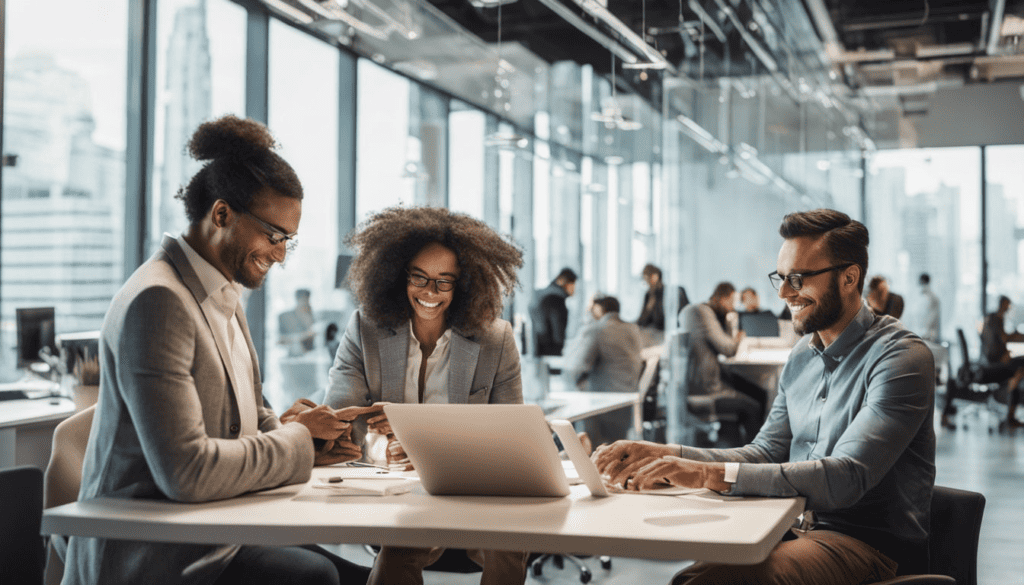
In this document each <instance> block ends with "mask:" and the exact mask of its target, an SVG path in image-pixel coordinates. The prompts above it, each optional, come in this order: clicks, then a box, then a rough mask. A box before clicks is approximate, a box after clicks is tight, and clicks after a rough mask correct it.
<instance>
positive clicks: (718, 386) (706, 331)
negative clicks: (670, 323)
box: [679, 282, 768, 440]
mask: <svg viewBox="0 0 1024 585" xmlns="http://www.w3.org/2000/svg"><path fill="white" fill-rule="evenodd" d="M735 304H736V287H734V286H733V285H732V284H731V283H728V282H720V283H718V285H717V286H715V290H714V292H712V293H711V298H709V299H708V300H707V302H706V303H699V304H691V305H687V306H686V308H684V309H683V312H682V313H680V314H679V319H680V327H681V328H682V330H683V332H684V333H687V334H688V336H689V345H688V350H689V352H690V353H691V358H690V366H689V367H690V368H692V369H693V370H694V371H692V372H690V373H689V374H688V376H687V378H688V379H689V394H690V395H691V396H693V395H703V396H708V397H709V398H711V399H712V400H713V401H714V409H715V411H717V412H735V413H736V414H737V415H738V416H739V419H740V426H741V427H742V428H743V430H744V433H745V434H746V438H747V439H748V440H749V439H750V438H752V437H753V436H754V434H755V433H757V430H758V429H759V428H760V427H761V423H762V421H764V414H765V409H766V406H767V405H766V402H767V400H768V392H767V391H766V390H765V389H764V388H761V387H760V386H758V385H757V384H754V383H753V382H750V381H749V380H747V379H746V378H743V377H742V376H738V375H735V374H732V373H730V372H727V371H725V370H723V369H722V365H721V363H720V362H719V361H718V356H719V355H723V356H725V357H732V356H734V355H736V352H737V351H738V350H739V346H740V342H741V341H742V340H743V338H744V337H745V334H744V333H743V331H740V330H738V329H736V330H733V331H731V332H730V331H729V330H727V328H726V327H725V326H723V325H722V323H724V322H727V319H726V315H728V314H729V313H731V312H733V306H734V305H735Z"/></svg>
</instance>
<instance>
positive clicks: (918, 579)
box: [874, 575, 956, 585]
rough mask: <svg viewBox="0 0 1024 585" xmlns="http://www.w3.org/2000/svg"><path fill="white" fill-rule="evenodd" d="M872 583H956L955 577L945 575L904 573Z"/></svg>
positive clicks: (942, 584) (909, 584)
mask: <svg viewBox="0 0 1024 585" xmlns="http://www.w3.org/2000/svg"><path fill="white" fill-rule="evenodd" d="M874 585H956V579H954V578H952V577H949V576H946V575H904V576H903V577H896V578H894V579H889V580H887V581H879V582H877V583H875V584H874Z"/></svg>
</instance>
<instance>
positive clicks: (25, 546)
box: [0, 466, 46, 585]
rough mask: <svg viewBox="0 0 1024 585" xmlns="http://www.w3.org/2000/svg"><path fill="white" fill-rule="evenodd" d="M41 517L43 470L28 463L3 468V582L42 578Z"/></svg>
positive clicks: (29, 584)
mask: <svg viewBox="0 0 1024 585" xmlns="http://www.w3.org/2000/svg"><path fill="white" fill-rule="evenodd" d="M42 519H43V471H42V470H41V469H39V468H37V467H28V466H24V467H8V468H6V469H2V470H0V527H2V528H0V583H18V584H19V585H38V584H41V583H42V582H43V568H44V565H45V562H46V548H45V544H44V541H43V537H42V536H40V535H39V528H40V524H41V523H42Z"/></svg>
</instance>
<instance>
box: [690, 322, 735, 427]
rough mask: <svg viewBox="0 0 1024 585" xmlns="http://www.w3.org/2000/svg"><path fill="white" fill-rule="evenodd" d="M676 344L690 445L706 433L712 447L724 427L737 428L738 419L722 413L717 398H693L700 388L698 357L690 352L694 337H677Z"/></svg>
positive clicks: (700, 396)
mask: <svg viewBox="0 0 1024 585" xmlns="http://www.w3.org/2000/svg"><path fill="white" fill-rule="evenodd" d="M677 335H678V339H677V343H676V349H675V351H676V352H677V355H676V363H677V364H678V366H679V368H680V371H679V372H677V373H676V374H675V378H676V379H677V380H678V384H677V388H676V391H677V392H679V393H680V394H681V398H682V400H681V401H680V403H681V404H682V403H685V404H686V410H687V414H688V416H687V417H686V418H687V422H688V427H689V428H688V429H687V435H688V440H687V441H686V442H687V443H688V444H695V443H696V432H701V433H703V434H704V435H705V436H706V437H707V440H708V441H709V442H710V443H711V444H712V445H713V444H715V443H716V442H717V441H718V438H719V433H720V432H721V430H722V427H723V424H733V425H735V424H737V423H738V422H739V417H738V416H737V415H736V413H733V412H720V411H719V410H718V409H717V408H716V406H715V399H714V397H711V396H707V395H703V394H694V393H693V392H691V390H692V389H693V388H694V387H695V386H696V385H697V381H696V380H695V379H694V377H695V375H694V374H693V372H694V370H695V368H696V364H694V363H693V361H694V358H695V355H694V354H693V352H691V351H690V344H691V343H692V337H691V335H690V334H689V333H678V334H677Z"/></svg>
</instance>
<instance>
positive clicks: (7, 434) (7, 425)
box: [0, 398, 75, 469]
mask: <svg viewBox="0 0 1024 585" xmlns="http://www.w3.org/2000/svg"><path fill="white" fill-rule="evenodd" d="M74 413H75V403H74V402H73V401H71V400H69V399H67V398H57V399H56V404H53V403H51V401H50V399H49V398H37V399H32V400H5V401H3V402H0V468H3V467H12V466H14V465H32V466H33V467H38V468H40V469H46V465H47V463H49V461H50V448H51V444H52V442H53V429H55V428H57V425H58V424H60V422H61V421H63V420H64V419H66V418H68V417H69V416H71V415H72V414H74Z"/></svg>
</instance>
